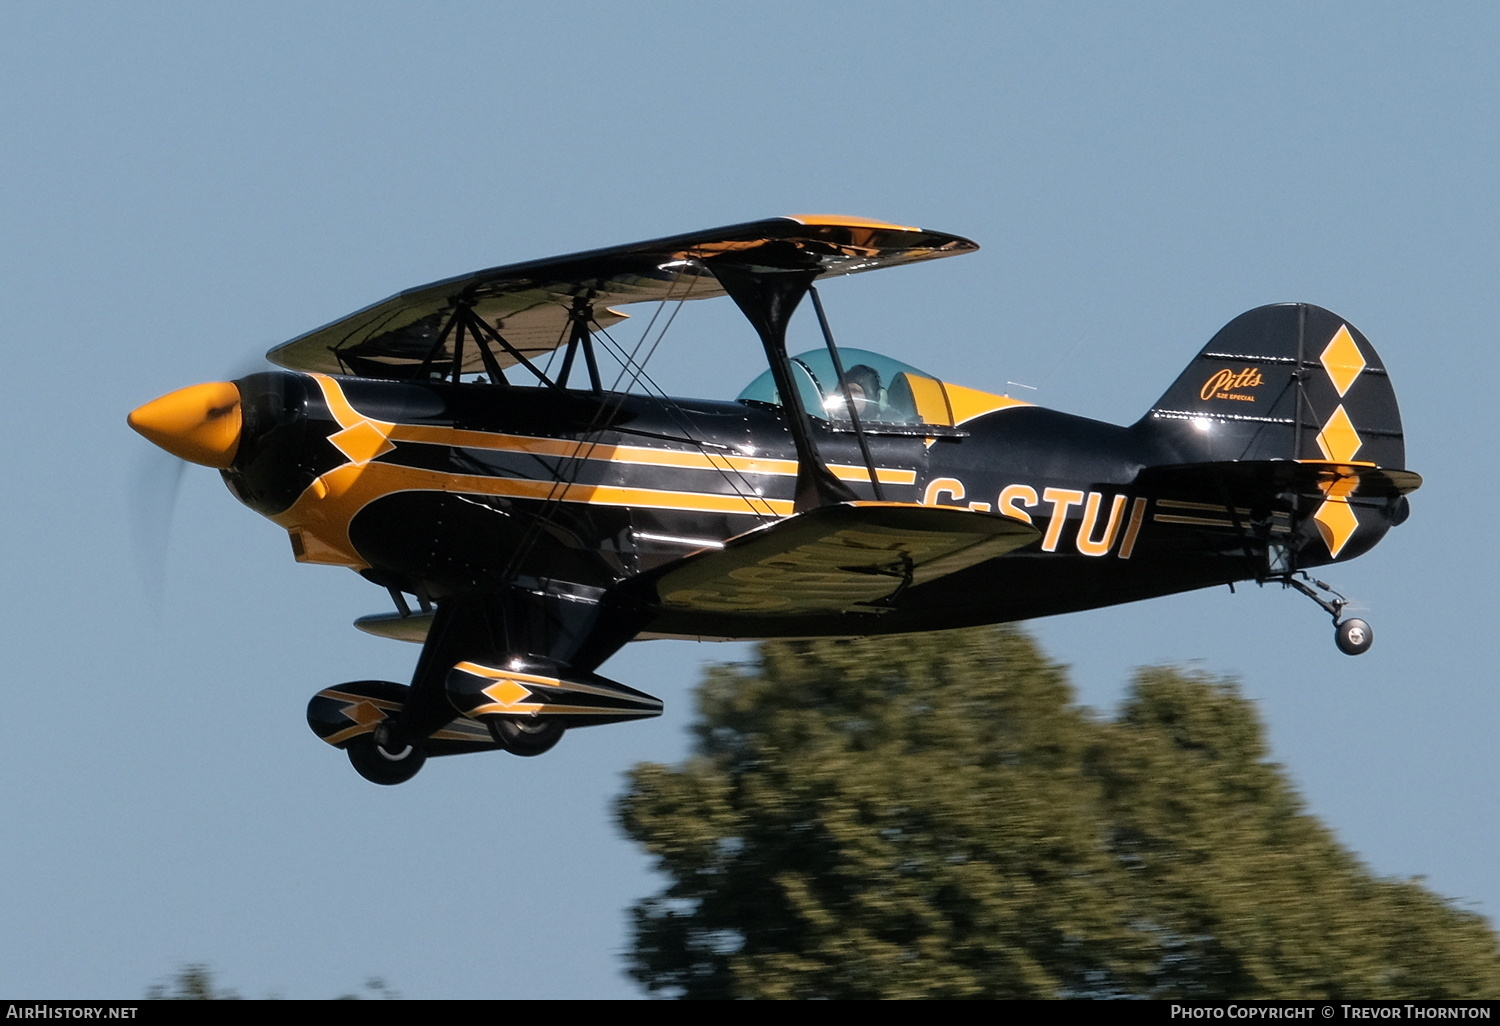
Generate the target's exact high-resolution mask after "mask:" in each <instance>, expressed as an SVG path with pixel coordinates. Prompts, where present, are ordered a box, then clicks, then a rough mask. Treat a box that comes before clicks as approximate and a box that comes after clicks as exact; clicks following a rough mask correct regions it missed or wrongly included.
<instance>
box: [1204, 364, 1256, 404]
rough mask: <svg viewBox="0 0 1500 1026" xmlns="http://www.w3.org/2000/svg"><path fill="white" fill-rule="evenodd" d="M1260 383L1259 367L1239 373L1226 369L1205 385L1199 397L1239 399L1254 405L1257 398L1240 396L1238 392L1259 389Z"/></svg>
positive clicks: (1249, 368) (1247, 368)
mask: <svg viewBox="0 0 1500 1026" xmlns="http://www.w3.org/2000/svg"><path fill="white" fill-rule="evenodd" d="M1260 382H1261V377H1260V368H1259V367H1246V368H1245V369H1244V370H1242V371H1240V372H1238V373H1236V372H1234V371H1232V370H1230V369H1229V368H1228V367H1225V368H1224V369H1223V370H1221V371H1219V372H1218V373H1217V374H1215V375H1214V376H1213V377H1211V378H1209V379H1208V380H1207V381H1205V382H1204V383H1203V390H1202V391H1201V392H1199V393H1198V395H1199V398H1202V399H1238V400H1240V401H1241V402H1247V403H1253V402H1255V396H1253V395H1240V394H1238V392H1239V390H1240V389H1244V388H1259V387H1260Z"/></svg>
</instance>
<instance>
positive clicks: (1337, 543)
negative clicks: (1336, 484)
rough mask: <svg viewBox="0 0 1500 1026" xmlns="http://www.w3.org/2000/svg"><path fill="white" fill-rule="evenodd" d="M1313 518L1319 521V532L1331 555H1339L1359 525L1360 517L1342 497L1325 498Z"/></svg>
mask: <svg viewBox="0 0 1500 1026" xmlns="http://www.w3.org/2000/svg"><path fill="white" fill-rule="evenodd" d="M1313 520H1314V521H1316V522H1317V525H1318V533H1319V534H1321V535H1322V536H1323V544H1325V545H1327V546H1328V554H1329V555H1330V556H1337V555H1338V554H1339V552H1340V550H1342V549H1343V547H1344V545H1345V543H1347V542H1348V541H1349V538H1350V537H1351V536H1352V535H1353V534H1354V530H1355V528H1357V527H1359V518H1358V517H1356V516H1355V515H1354V510H1352V509H1350V508H1349V504H1348V503H1347V502H1344V501H1343V500H1342V499H1325V500H1324V502H1323V505H1321V506H1319V507H1318V511H1317V512H1316V513H1314V514H1313Z"/></svg>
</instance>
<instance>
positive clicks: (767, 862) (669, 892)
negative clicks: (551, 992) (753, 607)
mask: <svg viewBox="0 0 1500 1026" xmlns="http://www.w3.org/2000/svg"><path fill="white" fill-rule="evenodd" d="M699 706H700V717H699V722H698V724H697V727H696V730H697V744H696V751H695V754H694V755H693V757H692V758H691V759H689V761H688V762H686V763H685V764H683V765H681V766H678V767H675V768H669V767H665V766H660V765H649V764H647V765H641V766H637V767H636V768H635V770H634V771H633V772H632V774H631V778H630V787H629V789H628V791H627V793H626V794H625V795H624V796H623V797H622V798H621V799H620V803H619V816H620V821H621V823H622V825H623V826H624V828H625V830H626V832H627V833H628V834H629V835H630V836H631V837H632V838H634V839H635V840H637V841H638V842H640V843H641V844H642V845H644V846H645V847H646V849H647V850H648V851H649V852H650V853H651V854H652V855H653V856H654V857H655V859H656V861H657V865H658V868H659V869H660V870H661V871H662V872H663V873H664V874H665V876H666V877H667V879H668V881H669V883H668V885H667V887H666V888H665V890H664V891H663V892H662V893H661V894H658V895H656V896H653V897H649V898H646V899H644V900H643V901H641V902H639V903H638V904H637V905H636V906H635V908H634V918H635V945H634V949H633V951H632V952H631V954H630V956H629V957H630V963H631V972H632V974H633V975H634V976H635V978H636V979H637V980H638V981H640V982H641V983H642V984H643V985H644V986H646V987H647V988H648V989H650V990H653V991H658V992H663V993H668V994H676V995H681V996H685V997H712V998H723V997H778V998H809V997H827V998H881V997H1060V996H1124V995H1145V996H1154V997H1171V996H1195V997H1210V996H1219V997H1236V998H1254V997H1322V998H1334V997H1362V998H1381V997H1422V996H1426V997H1469V996H1476V995H1493V994H1495V993H1497V992H1500V951H1497V944H1496V937H1495V935H1494V933H1493V932H1492V931H1491V930H1490V929H1489V927H1488V925H1487V924H1486V923H1485V921H1484V920H1483V919H1481V918H1480V917H1479V916H1477V915H1474V914H1472V913H1469V912H1464V911H1461V910H1459V909H1456V908H1454V907H1453V906H1452V905H1451V904H1450V903H1449V902H1447V901H1445V900H1443V899H1440V898H1438V897H1436V896H1434V895H1432V894H1430V893H1429V892H1427V891H1426V890H1424V889H1423V888H1421V887H1420V886H1418V885H1416V884H1415V883H1410V882H1404V881H1393V880H1383V879H1378V878H1376V877H1374V876H1372V875H1371V874H1370V873H1369V871H1368V870H1367V869H1365V867H1363V866H1362V865H1361V864H1360V863H1359V862H1358V860H1357V859H1355V858H1354V857H1353V856H1352V855H1351V854H1350V853H1348V852H1347V851H1345V850H1344V849H1343V848H1341V847H1340V846H1339V845H1338V843H1337V842H1336V841H1335V840H1334V838H1333V836H1332V835H1331V834H1330V832H1329V831H1328V830H1327V829H1326V828H1325V827H1323V826H1322V825H1321V824H1320V823H1319V822H1318V821H1317V820H1316V819H1314V818H1313V817H1311V816H1310V815H1308V814H1307V813H1306V812H1305V811H1304V810H1303V808H1302V805H1301V802H1300V800H1299V799H1298V797H1297V795H1296V793H1295V791H1294V790H1293V788H1292V787H1291V785H1290V784H1289V783H1288V782H1287V780H1286V778H1285V776H1284V775H1283V773H1282V772H1281V770H1280V769H1279V768H1278V767H1277V766H1275V765H1274V764H1272V763H1270V762H1268V761H1267V752H1266V745H1265V739H1264V732H1263V730H1262V728H1261V725H1260V723H1259V722H1258V720H1257V718H1256V716H1255V713H1254V710H1253V708H1252V707H1251V706H1250V704H1249V703H1248V702H1246V701H1245V700H1244V699H1243V698H1241V697H1240V695H1239V693H1238V691H1237V689H1236V687H1235V686H1234V685H1233V684H1232V683H1230V682H1226V681H1221V680H1214V679H1211V678H1207V677H1203V676H1201V675H1195V674H1186V673H1183V672H1181V671H1177V670H1170V669H1155V670H1148V671H1143V672H1142V673H1141V674H1140V675H1139V676H1138V677H1137V679H1136V681H1135V683H1134V685H1133V687H1132V690H1131V693H1130V697H1129V699H1128V700H1127V702H1126V704H1125V706H1124V708H1123V709H1122V710H1121V712H1120V714H1119V715H1118V717H1117V718H1116V719H1114V720H1113V721H1108V722H1104V721H1100V720H1098V719H1096V718H1095V717H1093V716H1092V715H1091V714H1090V713H1089V712H1088V711H1086V710H1084V709H1082V708H1080V707H1078V706H1076V705H1074V704H1073V703H1072V696H1071V690H1070V687H1069V685H1068V683H1067V680H1066V678H1065V675H1064V673H1063V672H1062V670H1061V669H1060V668H1059V667H1057V666H1055V665H1052V664H1050V663H1049V662H1048V661H1047V660H1046V659H1045V658H1044V657H1043V656H1042V655H1041V654H1040V653H1039V652H1038V650H1037V648H1036V646H1035V645H1034V644H1033V642H1032V641H1031V640H1030V638H1029V637H1028V636H1027V635H1026V634H1024V633H1023V632H1021V631H1020V630H1018V629H1016V628H1010V627H1002V628H983V629H977V630H969V631H955V632H949V633H944V634H929V635H919V636H907V637H896V638H870V639H856V640H825V641H815V642H773V643H767V644H764V645H762V646H761V647H760V653H759V660H758V662H756V663H755V664H753V665H749V666H719V667H715V668H712V669H711V670H710V671H709V673H708V675H707V677H706V679H705V681H704V682H703V684H702V686H701V688H700V692H699Z"/></svg>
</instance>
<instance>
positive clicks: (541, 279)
mask: <svg viewBox="0 0 1500 1026" xmlns="http://www.w3.org/2000/svg"><path fill="white" fill-rule="evenodd" d="M976 248H977V247H976V246H975V244H974V243H972V242H970V241H968V240H967V239H963V238H959V237H957V236H954V235H945V234H942V233H940V232H930V231H923V230H921V229H917V228H908V227H902V226H900V225H893V224H885V223H882V222H876V221H866V220H860V219H856V218H841V217H792V218H774V219H770V220H765V221H757V222H753V223H750V224H741V225H734V226H731V227H726V228H717V229H713V230H711V231H704V232H694V233H691V234H688V235H679V236H674V237H672V238H666V239H657V240H654V241H651V242H643V243H638V244H635V245H629V246H620V247H616V248H612V249H601V250H595V251H593V252H589V253H582V254H578V255H575V256H565V257H558V258H554V259H549V260H540V261H535V262H532V263H525V264H516V265H513V266H509V267H499V268H495V269H492V270H487V271H479V272H477V273H474V274H469V275H464V276H461V277H457V278H451V279H448V280H446V281H441V282H437V283H435V284H432V285H425V286H422V287H421V288H416V289H412V290H410V291H407V292H403V293H401V294H400V295H397V296H393V297H392V298H390V299H387V300H385V301H384V302H381V303H377V304H375V305H374V306H370V307H367V308H366V309H364V310H361V311H359V312H358V313H355V314H352V315H350V316H348V317H345V318H343V319H342V320H339V321H336V322H334V323H332V324H329V325H327V326H326V327H323V328H319V329H317V330H316V331H312V332H309V333H308V334H306V335H303V336H301V337H300V338H296V339H293V340H292V341H290V342H287V343H285V344H284V345H281V346H278V347H277V348H275V349H273V350H271V352H270V354H269V358H270V359H271V361H272V362H273V363H275V364H278V365H279V366H281V367H283V368H286V370H284V371H274V372H267V373H258V374H251V375H250V376H248V377H245V378H241V379H239V380H237V381H233V382H218V383H213V384H204V385H196V386H193V387H191V388H186V389H182V390H181V391H178V392H173V393H171V394H170V395H167V396H164V397H162V398H160V399H157V400H156V401H154V402H151V403H148V404H146V405H145V406H142V407H140V408H139V409H137V410H135V411H134V412H133V413H132V414H131V415H130V423H131V425H132V426H133V427H134V428H135V429H136V430H137V431H139V432H140V433H141V434H143V435H145V436H146V437H147V438H149V439H150V440H151V441H153V442H155V443H156V444H157V445H160V446H161V447H162V448H164V449H166V450H167V451H169V452H171V453H173V454H175V455H176V456H179V457H181V458H182V459H184V460H188V461H190V462H194V463H200V464H204V465H207V466H210V467H215V468H218V469H219V470H220V471H221V472H222V473H223V476H224V480H225V482H226V483H227V484H228V486H229V488H230V490H231V491H232V492H233V493H234V494H235V496H236V497H237V498H238V499H239V500H240V501H241V502H243V503H245V504H246V505H247V506H250V507H251V508H252V509H254V510H256V511H257V512H259V513H262V514H263V515H265V516H266V517H269V518H270V519H271V520H273V521H275V522H276V523H277V524H280V525H281V526H282V527H284V528H286V530H287V532H288V533H289V535H290V536H291V543H292V549H293V552H294V554H295V556H296V558H297V559H298V560H300V561H302V562H306V563H327V564H332V565H337V566H346V567H349V568H350V569H353V570H355V571H358V572H359V573H360V574H361V575H363V576H364V577H365V578H367V579H368V580H370V581H371V582H373V583H375V584H377V585H380V586H381V587H384V588H386V589H388V590H389V592H390V595H391V597H392V599H393V601H394V603H395V607H396V610H395V612H392V613H389V614H380V615H376V616H368V617H364V618H362V619H361V620H360V621H358V626H360V627H362V628H364V629H365V630H368V631H371V632H372V633H376V634H381V635H384V636H388V637H396V638H404V639H407V640H412V641H420V642H422V646H423V647H422V652H421V656H420V657H419V659H418V661H417V666H416V670H415V672H414V674H413V676H412V680H411V683H410V685H403V684H397V683H394V682H389V681H359V682H354V683H349V684H343V685H339V686H337V687H331V688H328V689H326V690H324V691H321V692H319V693H318V695H317V696H315V697H314V698H313V700H312V702H311V704H310V706H309V709H308V720H309V722H310V724H311V725H312V728H313V730H314V731H316V732H317V734H318V735H319V736H320V737H322V738H323V739H324V740H325V741H327V742H328V743H329V744H332V745H334V746H336V747H339V748H343V749H345V750H346V751H347V752H348V755H349V758H350V760H351V761H352V762H353V764H354V767H355V768H356V769H357V770H358V771H359V772H360V773H361V774H362V775H364V776H365V777H367V778H368V779H370V780H373V781H375V782H377V783H383V784H392V783H399V782H401V781H404V780H407V779H409V778H410V777H411V776H412V775H413V774H415V773H416V772H417V770H418V769H420V768H421V765H422V763H423V761H424V760H425V759H426V757H427V756H429V755H450V754H456V753H459V752H468V751H478V750H486V749H497V748H498V749H505V750H508V751H510V752H513V753H516V754H518V755H536V754H540V753H541V752H544V751H546V750H547V749H549V748H551V747H552V745H553V744H555V743H556V742H557V740H558V739H559V738H560V737H561V736H562V734H563V732H564V730H565V729H567V728H568V727H577V726H588V725H593V724H601V723H612V722H618V721H623V720H629V719H635V718H640V717H647V716H654V715H657V714H658V713H659V712H660V711H661V707H662V706H661V702H660V701H659V700H657V699H655V698H653V697H651V696H650V695H647V694H644V693H643V692H640V691H636V690H634V689H632V688H629V687H626V686H625V685H623V684H619V683H616V682H614V681H611V680H609V679H607V678H605V677H602V676H600V675H599V674H598V673H596V672H595V671H596V670H597V668H598V667H599V666H600V664H602V663H603V662H604V661H605V660H606V659H607V658H609V656H610V655H611V654H612V653H614V652H615V651H617V650H618V649H619V648H620V647H621V646H623V645H624V644H625V643H626V642H628V641H630V640H632V639H636V638H662V637H671V638H703V639H750V638H773V637H825V636H849V635H864V634H875V633H881V634H886V633H898V632H906V631H927V630H937V629H941V628H948V627H960V626H967V625H973V624H985V623H997V622H1002V621H1007V620H1016V619H1021V618H1029V617H1036V616H1046V615H1050V614H1053V613H1065V612H1072V611H1075V610H1081V609H1089V608H1092V607H1096V606H1104V605H1110V604H1113V603H1117V602H1131V601H1135V600H1137V599H1145V598H1151V597H1153V596H1157V595H1167V594H1171V593H1174V592H1181V591H1187V590H1190V589H1194V588H1204V587H1208V586H1210V585H1220V584H1226V583H1233V582H1236V581H1256V582H1259V583H1262V584H1264V583H1267V582H1279V583H1281V584H1283V585H1286V586H1291V587H1294V588H1297V589H1298V590H1300V591H1302V592H1303V593H1305V594H1307V595H1308V596H1310V597H1311V598H1313V599H1314V600H1315V601H1316V602H1318V603H1319V604H1320V605H1321V606H1322V607H1323V608H1324V609H1325V610H1326V611H1327V612H1328V613H1329V614H1330V615H1331V616H1332V617H1333V620H1334V623H1335V629H1336V640H1337V642H1338V645H1339V647H1340V648H1341V649H1342V650H1343V651H1345V652H1348V653H1350V654H1357V653H1359V652H1363V651H1364V650H1365V649H1367V648H1368V647H1369V644H1370V640H1371V633H1370V628H1369V625H1368V624H1366V623H1364V622H1363V621H1361V620H1353V619H1341V616H1342V611H1343V607H1344V600H1343V598H1342V597H1341V596H1339V595H1338V594H1337V593H1336V592H1333V591H1332V589H1330V588H1329V587H1328V586H1327V585H1325V584H1323V583H1322V582H1320V581H1315V580H1313V579H1311V578H1309V577H1308V576H1307V574H1306V573H1305V571H1306V570H1307V569H1309V568H1312V567H1317V566H1320V565H1323V564H1327V563H1333V562H1339V561H1343V560H1346V559H1351V558H1353V557H1355V556H1358V555H1360V554H1362V553H1364V552H1365V551H1367V550H1368V549H1370V548H1371V547H1372V546H1373V545H1374V544H1375V543H1376V542H1377V541H1379V540H1380V539H1381V537H1382V536H1384V534H1385V532H1386V531H1387V530H1388V529H1389V528H1390V527H1391V526H1393V525H1395V524H1399V523H1401V522H1402V520H1404V519H1405V517H1406V515H1407V509H1408V506H1407V499H1406V493H1408V492H1410V491H1412V490H1413V489H1415V488H1416V487H1417V486H1418V485H1419V484H1420V483H1421V479H1420V478H1419V477H1418V476H1417V475H1416V474H1413V473H1411V472H1409V471H1407V470H1405V469H1403V464H1404V456H1405V447H1404V443H1403V440H1402V433H1401V419H1400V414H1399V411H1398V410H1397V406H1396V398H1395V394H1394V393H1393V391H1392V390H1391V385H1390V381H1389V380H1388V378H1387V377H1386V372H1385V368H1384V367H1383V366H1382V364H1381V362H1380V357H1379V356H1377V355H1376V353H1375V350H1374V348H1373V347H1372V346H1371V345H1370V343H1369V342H1368V341H1367V340H1366V339H1365V337H1364V336H1363V335H1362V334H1360V333H1359V332H1358V331H1357V330H1355V329H1354V328H1353V327H1351V326H1350V325H1349V324H1347V323H1346V322H1345V321H1344V320H1342V319H1341V318H1339V317H1338V316H1336V315H1334V314H1332V313H1330V312H1329V311H1327V310H1324V309H1321V308H1319V307H1316V306H1310V305H1307V304H1303V303H1288V304H1282V305H1276V306H1264V307H1261V308H1259V309H1256V310H1251V311H1250V312H1248V313H1245V314H1242V315H1241V316H1239V317H1237V318H1236V319H1235V320H1233V321H1231V322H1230V323H1229V324H1228V326H1226V327H1225V328H1224V329H1223V330H1222V331H1220V332H1219V333H1218V334H1217V335H1215V336H1214V338H1213V340H1212V341H1210V342H1209V343H1208V345H1207V346H1206V347H1205V348H1204V349H1203V351H1202V352H1200V353H1199V354H1198V355H1197V357H1195V358H1194V359H1193V361H1192V362H1191V363H1190V364H1188V367H1187V369H1186V370H1185V371H1183V373H1182V375H1181V376H1180V377H1179V378H1178V379H1177V381H1176V382H1174V383H1173V384H1172V386H1171V387H1170V388H1168V389H1167V391H1166V394H1165V395H1163V396H1162V397H1161V399H1159V400H1158V401H1157V402H1156V404H1155V405H1153V406H1152V407H1151V408H1150V410H1148V411H1147V413H1146V415H1145V416H1144V417H1142V418H1141V419H1140V420H1139V421H1137V422H1136V423H1135V424H1132V425H1130V426H1127V427H1117V426H1114V425H1111V424H1105V423H1102V422H1099V421H1094V420H1089V419H1086V418H1082V417H1075V416H1069V415H1067V414H1063V413H1056V412H1053V411H1051V410H1046V409H1043V408H1041V407H1038V406H1034V405H1031V404H1029V403H1026V402H1021V401H1018V400H1016V399H1011V398H1007V397H1005V396H1000V395H993V394H990V393H988V392H982V391H977V390H975V389H973V388H969V387H966V386H962V385H956V384H953V383H951V382H946V381H941V380H939V379H937V378H934V377H932V376H931V375H929V374H925V373H923V372H922V371H920V370H918V369H916V368H915V367H912V366H909V365H907V364H905V363H901V362H899V361H896V360H892V359H889V358H886V357H883V356H879V355H877V354H874V353H870V352H866V351H862V350H858V349H848V348H845V349H840V348H838V347H837V346H836V345H835V344H834V341H833V336H832V333H831V332H830V331H829V329H828V325H827V320H826V318H825V317H824V314H823V307H822V305H821V302H820V301H819V299H818V294H817V291H816V289H815V288H814V284H815V282H816V281H817V280H818V279H819V278H822V277H827V276H834V275H841V274H852V273H856V272H859V271H868V270H874V269H876V268H882V267H891V266H895V265H899V264H906V263H912V262H915V261H919V260H929V259H933V258H936V257H945V256H953V255H957V254H961V253H969V252H972V251H973V250H975V249H976ZM809 294H811V297H812V300H813V306H814V307H815V311H816V314H817V317H818V321H819V324H820V325H821V327H822V331H823V335H824V338H825V340H826V343H827V344H826V347H825V348H824V349H821V350H817V351H814V352H810V353H804V354H801V355H798V356H793V355H791V354H789V353H788V352H787V347H786V329H787V324H788V321H789V320H790V318H791V316H792V314H793V312H794V311H795V310H796V309H797V307H798V305H799V304H800V302H801V301H802V300H803V298H804V297H806V296H808V295H809ZM725 295H727V296H729V297H730V298H731V299H732V300H733V301H734V302H735V303H736V304H737V305H738V306H739V308H740V310H741V311H742V312H743V313H744V314H745V316H746V317H747V318H748V319H749V321H750V323H751V324H752V325H753V327H754V329H755V331H756V332H757V333H758V335H759V336H760V341H761V344H762V346H763V347H764V350H765V354H766V358H767V360H768V361H769V365H770V366H769V370H768V371H767V372H766V373H765V374H764V375H762V376H761V378H759V379H757V380H756V381H755V382H753V383H752V384H751V385H750V386H749V387H748V388H747V389H745V391H744V392H742V393H741V394H740V396H739V397H738V398H737V399H735V400H732V401H723V400H703V399H672V398H667V397H665V396H661V395H652V394H640V392H639V391H638V390H637V391H628V390H626V389H625V388H622V387H621V384H620V381H619V380H618V379H617V378H616V377H615V376H614V375H615V374H616V373H617V371H618V369H623V370H625V371H627V372H628V373H629V374H630V375H631V376H632V377H637V376H638V375H639V373H640V368H639V367H638V366H636V361H635V360H634V359H633V357H632V356H631V355H630V354H628V353H624V352H623V351H622V349H621V347H619V346H618V344H617V343H616V342H615V340H614V339H613V337H612V336H611V334H610V332H609V331H608V328H609V326H610V325H612V324H615V323H617V322H618V321H620V320H622V319H623V318H624V317H625V314H623V313H620V312H619V311H617V310H615V309H613V307H615V306H620V305H624V304H629V303H644V302H653V303H658V304H660V306H659V307H658V309H657V313H658V315H660V316H661V317H662V319H664V320H669V319H670V315H671V314H672V312H673V310H674V309H675V304H677V303H680V302H682V301H685V300H691V299H707V298H710V297H716V296H725ZM606 371H609V372H610V373H606ZM606 378H610V380H609V381H606ZM407 596H413V597H414V599H415V603H413V602H410V601H408V599H407Z"/></svg>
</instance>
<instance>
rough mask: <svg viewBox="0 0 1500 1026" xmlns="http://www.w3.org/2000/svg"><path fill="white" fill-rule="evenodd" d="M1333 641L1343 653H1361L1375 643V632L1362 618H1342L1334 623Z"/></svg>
mask: <svg viewBox="0 0 1500 1026" xmlns="http://www.w3.org/2000/svg"><path fill="white" fill-rule="evenodd" d="M1333 643H1334V644H1335V645H1337V646H1338V647H1339V651H1340V652H1342V653H1344V655H1361V654H1363V653H1365V652H1368V651H1369V650H1370V646H1371V645H1373V644H1374V643H1375V632H1374V631H1373V630H1371V629H1370V625H1369V624H1367V623H1365V622H1364V621H1363V620H1360V619H1357V618H1356V619H1350V620H1344V621H1341V622H1340V623H1337V624H1335V625H1334V628H1333Z"/></svg>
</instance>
